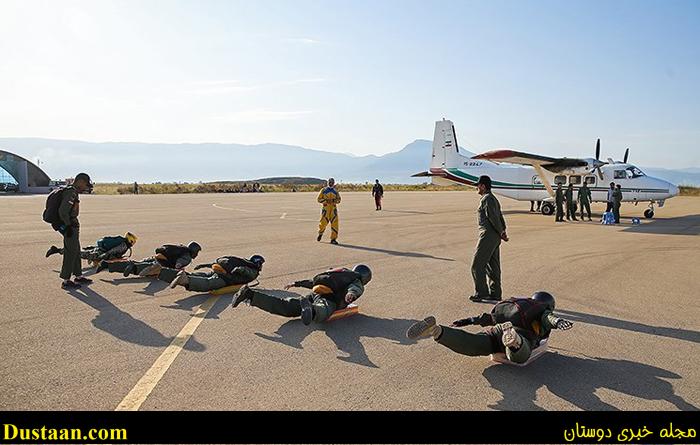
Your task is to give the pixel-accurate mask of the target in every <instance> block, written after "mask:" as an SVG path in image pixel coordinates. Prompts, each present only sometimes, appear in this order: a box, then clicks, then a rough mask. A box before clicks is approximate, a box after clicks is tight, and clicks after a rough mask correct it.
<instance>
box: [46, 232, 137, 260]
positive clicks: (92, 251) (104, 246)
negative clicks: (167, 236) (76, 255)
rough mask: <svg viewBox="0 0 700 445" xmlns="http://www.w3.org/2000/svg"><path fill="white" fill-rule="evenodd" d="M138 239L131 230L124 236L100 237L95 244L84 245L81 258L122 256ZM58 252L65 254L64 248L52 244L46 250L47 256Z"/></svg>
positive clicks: (105, 258)
mask: <svg viewBox="0 0 700 445" xmlns="http://www.w3.org/2000/svg"><path fill="white" fill-rule="evenodd" d="M137 239H138V238H137V237H136V235H134V234H133V233H131V232H126V233H125V234H124V236H121V235H116V236H105V237H104V238H100V239H98V240H97V243H95V245H94V246H87V247H83V249H82V250H81V252H80V258H81V259H83V260H86V261H90V262H95V261H102V260H114V259H117V258H122V257H123V256H124V254H125V253H126V252H127V251H128V250H129V249H131V248H132V247H134V244H136V240H137ZM57 253H58V254H61V255H63V253H64V249H61V248H59V247H56V246H51V248H50V249H49V250H48V251H47V252H46V258H48V257H50V256H51V255H55V254H57Z"/></svg>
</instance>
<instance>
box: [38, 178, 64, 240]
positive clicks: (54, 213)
mask: <svg viewBox="0 0 700 445" xmlns="http://www.w3.org/2000/svg"><path fill="white" fill-rule="evenodd" d="M65 190H66V187H59V188H57V189H56V190H54V191H52V192H51V193H49V196H48V197H47V198H46V206H45V208H44V214H43V215H42V217H43V219H44V221H45V222H47V223H49V224H51V227H53V228H54V230H58V227H59V226H60V225H61V223H62V221H61V216H60V215H59V214H58V208H59V207H61V201H62V200H63V192H64V191H65Z"/></svg>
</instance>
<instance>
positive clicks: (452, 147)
mask: <svg viewBox="0 0 700 445" xmlns="http://www.w3.org/2000/svg"><path fill="white" fill-rule="evenodd" d="M460 156H461V155H460V153H459V146H458V145H457V135H456V133H455V126H454V124H453V123H452V121H450V120H445V119H443V120H441V121H437V122H435V134H434V135H433V158H432V160H431V162H430V168H431V169H433V168H453V167H458V166H459V158H460Z"/></svg>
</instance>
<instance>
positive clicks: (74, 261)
mask: <svg viewBox="0 0 700 445" xmlns="http://www.w3.org/2000/svg"><path fill="white" fill-rule="evenodd" d="M92 187H93V185H92V182H91V181H90V176H88V174H87V173H79V174H78V175H76V177H75V179H74V180H73V184H71V185H69V186H68V187H66V188H64V189H63V191H62V194H61V202H60V205H59V207H58V216H59V220H60V223H59V224H58V226H57V227H56V230H57V231H58V232H60V233H61V234H62V235H63V265H62V266H61V274H60V277H61V278H62V279H63V283H62V284H61V287H62V288H63V289H76V288H79V287H80V285H81V284H90V283H92V280H91V279H89V278H86V277H84V276H83V267H82V264H81V259H80V251H81V249H80V221H78V215H79V214H80V199H79V198H78V194H80V193H86V192H89V191H90V190H92ZM72 276H75V279H74V280H71V277H72Z"/></svg>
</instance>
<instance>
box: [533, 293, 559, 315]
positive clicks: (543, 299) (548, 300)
mask: <svg viewBox="0 0 700 445" xmlns="http://www.w3.org/2000/svg"><path fill="white" fill-rule="evenodd" d="M532 299H533V300H535V301H537V302H539V303H542V304H544V305H545V306H547V308H548V309H549V310H550V311H553V310H554V297H553V296H552V294H550V293H549V292H545V291H543V290H541V291H537V292H535V293H534V294H532Z"/></svg>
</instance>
